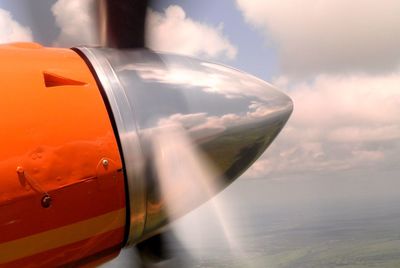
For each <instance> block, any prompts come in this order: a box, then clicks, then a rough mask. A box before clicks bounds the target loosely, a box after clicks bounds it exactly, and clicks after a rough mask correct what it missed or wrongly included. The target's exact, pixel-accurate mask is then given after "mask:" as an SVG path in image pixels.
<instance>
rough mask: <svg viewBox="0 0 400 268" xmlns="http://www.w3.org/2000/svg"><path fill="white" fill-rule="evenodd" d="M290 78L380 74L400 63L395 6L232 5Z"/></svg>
mask: <svg viewBox="0 0 400 268" xmlns="http://www.w3.org/2000/svg"><path fill="white" fill-rule="evenodd" d="M236 2H237V5H238V7H239V9H240V10H241V11H242V12H243V15H244V17H245V19H246V20H247V21H248V22H249V23H250V24H252V25H254V26H255V27H257V28H258V29H260V30H261V31H262V32H263V34H264V35H265V37H266V38H267V40H270V41H272V43H273V44H274V45H275V47H276V49H277V51H278V53H279V57H280V64H281V67H282V70H283V71H284V72H285V73H288V74H290V75H292V76H293V75H297V76H301V75H310V74H311V75H312V74H317V73H321V72H325V73H326V72H329V73H337V72H339V73H343V72H344V71H354V70H356V71H368V72H371V73H382V72H385V71H387V70H391V69H393V68H397V67H398V66H399V63H400V53H399V52H398V51H399V49H398V48H399V47H400V16H399V14H400V1H397V0H384V1H376V0H352V1H347V0H335V1H330V0H236Z"/></svg>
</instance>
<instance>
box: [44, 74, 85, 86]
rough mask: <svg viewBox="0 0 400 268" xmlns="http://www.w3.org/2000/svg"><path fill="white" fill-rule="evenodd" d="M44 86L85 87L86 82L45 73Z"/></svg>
mask: <svg viewBox="0 0 400 268" xmlns="http://www.w3.org/2000/svg"><path fill="white" fill-rule="evenodd" d="M43 78H44V84H45V85H46V87H61V86H84V85H86V83H85V82H82V81H77V80H73V79H70V78H67V77H63V76H60V75H56V74H52V73H48V72H43Z"/></svg>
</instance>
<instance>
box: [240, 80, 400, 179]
mask: <svg viewBox="0 0 400 268" xmlns="http://www.w3.org/2000/svg"><path fill="white" fill-rule="evenodd" d="M277 81H278V83H281V84H285V83H286V84H287V85H288V87H289V89H288V94H289V95H290V96H291V97H292V99H293V101H294V106H295V109H294V112H293V115H292V118H291V119H290V120H289V123H288V125H287V126H286V127H285V128H284V129H283V131H282V133H281V134H280V136H278V138H277V140H276V142H274V143H273V144H272V145H271V147H270V148H269V149H268V151H267V153H266V154H265V155H264V157H263V158H262V159H261V160H260V161H258V162H256V163H255V166H254V167H252V168H251V170H250V172H249V173H248V176H250V177H259V176H263V175H266V174H270V177H274V176H279V175H282V174H288V173H290V174H298V173H307V174H312V173H313V172H319V173H330V172H337V171H340V170H349V169H360V168H362V169H363V168H367V167H378V166H382V165H390V164H392V165H397V164H396V163H398V160H399V159H400V154H399V150H400V142H399V140H400V116H399V115H400V73H398V72H396V73H391V74H386V75H376V76H367V75H351V76H339V75H318V76H316V78H315V79H314V80H313V81H312V82H308V83H296V84H291V83H290V80H288V78H287V77H283V78H282V77H281V78H279V79H278V80H277ZM282 81H283V82H282ZM396 159H397V160H396Z"/></svg>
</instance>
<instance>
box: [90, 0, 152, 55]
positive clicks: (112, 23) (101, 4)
mask: <svg viewBox="0 0 400 268" xmlns="http://www.w3.org/2000/svg"><path fill="white" fill-rule="evenodd" d="M149 2H150V0H98V1H96V4H97V12H98V13H97V14H98V18H97V19H98V24H97V25H98V31H99V36H100V43H101V45H102V46H104V47H114V48H143V47H144V46H145V24H146V14H147V7H148V5H149Z"/></svg>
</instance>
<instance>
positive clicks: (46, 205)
mask: <svg viewBox="0 0 400 268" xmlns="http://www.w3.org/2000/svg"><path fill="white" fill-rule="evenodd" d="M51 201H52V200H51V197H50V196H48V195H45V196H43V198H42V201H41V203H42V207H44V208H49V207H50V206H51Z"/></svg>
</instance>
